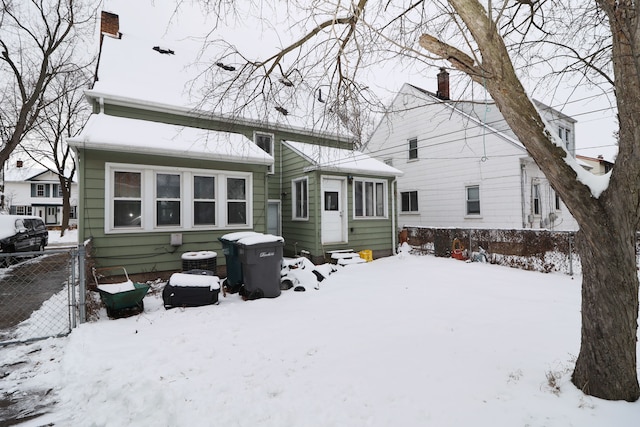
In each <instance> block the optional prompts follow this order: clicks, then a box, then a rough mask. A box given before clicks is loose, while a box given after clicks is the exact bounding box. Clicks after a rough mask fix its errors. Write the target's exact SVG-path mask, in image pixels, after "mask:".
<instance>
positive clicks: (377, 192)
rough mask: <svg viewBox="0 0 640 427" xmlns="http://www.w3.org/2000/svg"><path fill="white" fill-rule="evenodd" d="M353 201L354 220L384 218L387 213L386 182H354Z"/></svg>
mask: <svg viewBox="0 0 640 427" xmlns="http://www.w3.org/2000/svg"><path fill="white" fill-rule="evenodd" d="M353 192H354V195H353V199H354V210H355V215H354V216H355V217H356V218H384V217H385V216H386V212H387V202H386V193H387V189H386V182H385V181H379V180H354V182H353Z"/></svg>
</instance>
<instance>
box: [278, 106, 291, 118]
mask: <svg viewBox="0 0 640 427" xmlns="http://www.w3.org/2000/svg"><path fill="white" fill-rule="evenodd" d="M276 111H278V112H279V113H280V114H282V115H283V116H286V115H287V114H289V111H287V109H286V108H283V107H280V106H278V107H276Z"/></svg>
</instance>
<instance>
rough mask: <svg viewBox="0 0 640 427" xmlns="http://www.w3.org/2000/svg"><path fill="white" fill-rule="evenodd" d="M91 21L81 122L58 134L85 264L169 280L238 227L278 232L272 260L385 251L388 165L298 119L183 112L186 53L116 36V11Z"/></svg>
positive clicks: (190, 108)
mask: <svg viewBox="0 0 640 427" xmlns="http://www.w3.org/2000/svg"><path fill="white" fill-rule="evenodd" d="M102 19H103V37H102V38H103V40H102V43H101V52H100V62H99V63H100V66H99V69H98V72H97V78H96V82H95V84H94V86H93V88H92V89H91V90H88V91H86V98H87V100H88V101H89V102H90V103H91V104H92V107H93V114H92V115H91V117H90V118H89V121H88V122H87V124H86V126H85V127H84V129H83V131H82V132H81V134H80V135H78V136H76V137H74V138H72V139H70V140H68V143H69V144H70V145H71V146H72V147H73V148H74V150H75V151H76V154H77V160H78V181H79V196H78V230H79V239H80V241H86V240H89V239H91V241H92V257H93V260H94V262H95V264H96V266H97V267H103V268H108V267H114V266H125V267H126V269H127V271H128V272H129V273H130V274H137V273H149V272H173V271H178V270H180V269H181V267H182V255H183V254H184V253H185V252H194V251H215V252H216V253H217V260H216V262H217V265H218V266H220V267H222V266H223V265H224V264H225V258H224V255H223V253H222V245H221V243H220V242H219V240H218V238H219V237H221V236H223V235H225V234H228V233H231V232H237V231H249V230H251V231H257V232H262V233H270V234H275V235H281V236H283V237H284V240H285V247H284V254H285V256H298V255H300V254H302V253H304V254H308V255H309V256H310V257H311V258H312V260H313V261H314V262H321V261H324V259H325V256H326V254H327V253H328V252H329V251H332V250H339V249H353V250H355V251H359V250H363V249H370V250H372V251H373V255H374V257H380V256H386V255H390V254H392V253H393V251H394V248H395V245H396V241H395V237H396V233H397V230H396V223H395V207H394V202H393V201H394V197H393V195H394V193H395V178H396V177H397V176H399V175H401V172H400V171H398V170H397V169H394V168H392V167H390V166H387V165H385V164H384V163H383V162H380V161H378V160H374V159H372V158H370V157H368V156H367V155H364V154H362V153H357V152H354V151H353V143H352V141H351V140H350V139H348V138H345V137H343V136H340V134H339V133H338V132H335V131H332V132H328V131H326V130H325V131H318V130H317V129H314V128H313V127H305V126H301V125H300V120H299V119H301V118H302V119H304V118H305V114H302V113H300V114H297V115H296V114H295V113H292V114H290V115H289V116H287V115H286V114H280V113H278V114H277V115H275V116H273V117H269V118H265V117H261V118H259V119H256V118H251V117H249V118H247V117H240V116H238V115H234V116H231V115H224V114H220V113H212V112H211V111H209V110H207V109H204V108H201V107H198V106H197V105H194V104H193V102H190V101H189V100H187V99H186V98H185V94H184V90H183V89H184V85H185V81H186V79H187V77H185V76H184V75H183V71H184V70H185V68H184V65H181V64H183V63H184V61H186V59H185V58H184V57H181V56H180V53H181V52H183V51H185V52H186V51H187V50H186V49H184V50H180V49H179V48H177V47H175V50H173V49H170V48H174V46H177V45H173V44H172V45H171V46H169V47H167V48H163V49H156V47H157V46H154V43H150V42H149V41H148V37H133V36H131V35H130V34H128V33H126V34H121V33H120V32H119V29H118V28H119V27H118V15H115V14H113V13H106V14H105V13H104V12H103V15H102ZM105 19H107V20H110V22H111V24H110V25H109V26H107V27H105V26H104V21H105ZM114 19H115V30H113V28H114V25H113V24H114V22H113V20H114ZM107 30H108V31H111V32H112V33H111V36H112V37H109V32H108V31H107ZM167 51H171V52H172V53H171V54H166V52H167ZM173 52H174V53H173ZM294 119H295V120H294Z"/></svg>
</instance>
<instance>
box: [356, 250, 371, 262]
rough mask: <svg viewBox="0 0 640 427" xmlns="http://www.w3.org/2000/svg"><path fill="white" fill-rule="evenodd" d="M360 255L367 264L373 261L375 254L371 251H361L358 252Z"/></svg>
mask: <svg viewBox="0 0 640 427" xmlns="http://www.w3.org/2000/svg"><path fill="white" fill-rule="evenodd" d="M358 255H360V258H362V259H363V260H365V261H367V262H371V261H373V252H372V251H371V249H365V250H363V251H360V252H358Z"/></svg>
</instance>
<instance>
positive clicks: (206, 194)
mask: <svg viewBox="0 0 640 427" xmlns="http://www.w3.org/2000/svg"><path fill="white" fill-rule="evenodd" d="M193 224H194V225H215V224H216V179H215V177H213V176H198V175H196V176H194V177H193Z"/></svg>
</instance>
